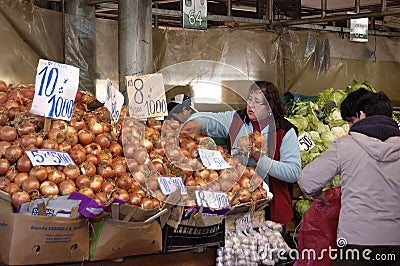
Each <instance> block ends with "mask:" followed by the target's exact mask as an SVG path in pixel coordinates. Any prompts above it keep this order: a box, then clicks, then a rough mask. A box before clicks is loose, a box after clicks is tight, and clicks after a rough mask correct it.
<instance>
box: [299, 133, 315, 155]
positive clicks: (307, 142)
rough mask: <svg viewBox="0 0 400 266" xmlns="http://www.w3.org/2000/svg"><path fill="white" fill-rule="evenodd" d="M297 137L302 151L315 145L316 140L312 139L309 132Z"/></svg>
mask: <svg viewBox="0 0 400 266" xmlns="http://www.w3.org/2000/svg"><path fill="white" fill-rule="evenodd" d="M297 139H298V141H299V146H300V150H301V151H309V150H311V149H312V148H314V146H315V143H314V141H313V140H312V139H311V137H310V135H308V134H307V132H304V133H303V134H301V135H300V136H299V137H298V138H297Z"/></svg>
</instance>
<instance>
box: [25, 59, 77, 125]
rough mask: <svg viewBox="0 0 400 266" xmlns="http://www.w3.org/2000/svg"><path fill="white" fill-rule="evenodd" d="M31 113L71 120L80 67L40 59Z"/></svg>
mask: <svg viewBox="0 0 400 266" xmlns="http://www.w3.org/2000/svg"><path fill="white" fill-rule="evenodd" d="M35 84H36V85H35V97H34V98H33V102H32V108H31V110H30V112H31V113H33V114H37V115H42V116H45V117H51V118H57V119H62V120H68V121H69V120H71V116H72V112H73V109H74V101H75V97H76V92H77V90H78V85H79V68H76V67H73V66H69V65H65V64H60V63H55V62H51V61H47V60H43V59H40V60H39V64H38V67H37V73H36V83H35Z"/></svg>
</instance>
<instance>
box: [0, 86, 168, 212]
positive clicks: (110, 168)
mask: <svg viewBox="0 0 400 266" xmlns="http://www.w3.org/2000/svg"><path fill="white" fill-rule="evenodd" d="M33 95H34V85H27V86H25V85H18V86H14V85H9V86H7V85H6V83H5V82H4V81H1V80H0V103H2V104H1V107H0V189H1V190H3V191H4V192H7V193H8V194H10V196H11V200H12V204H13V206H14V207H15V208H18V206H19V205H20V204H22V203H27V202H29V201H31V200H33V199H36V198H39V197H43V196H44V197H56V196H58V195H69V194H71V193H72V192H74V191H77V192H79V193H82V194H84V195H86V196H88V197H91V198H93V199H95V200H96V201H97V202H98V203H99V204H103V205H107V204H109V203H110V202H112V200H113V199H114V198H118V199H120V200H123V201H124V202H126V203H128V204H133V205H137V206H139V207H141V208H143V209H154V208H158V207H160V205H161V203H160V201H159V200H158V199H157V198H155V197H154V196H152V195H151V194H149V193H148V192H147V191H146V189H145V188H143V187H141V186H140V185H139V183H138V182H137V181H136V179H135V178H133V175H132V174H131V173H130V172H129V170H128V167H127V161H126V158H125V157H124V155H123V149H122V145H121V144H122V143H121V141H122V138H120V136H119V135H120V134H119V131H120V130H119V128H121V127H122V126H121V123H119V124H118V123H117V124H116V125H113V126H112V125H111V121H110V113H109V111H108V110H107V109H106V108H105V107H100V108H98V109H96V110H94V111H87V108H86V106H87V105H88V104H89V103H90V101H91V100H92V99H93V97H92V96H91V95H90V94H87V93H82V92H80V91H78V93H77V97H76V99H75V103H76V104H75V106H74V112H73V116H72V119H71V121H63V120H55V119H53V120H52V122H51V126H50V129H49V130H48V132H44V118H43V117H40V116H36V115H33V114H30V113H29V110H30V108H31V104H32V99H33ZM125 114H126V108H125V107H124V108H123V110H122V111H121V121H122V120H123V118H124V117H125ZM31 149H54V150H60V151H65V152H68V153H69V155H70V156H71V158H72V159H73V160H74V162H75V165H67V166H65V167H64V166H32V164H31V162H30V160H29V158H28V157H27V155H25V151H27V150H31Z"/></svg>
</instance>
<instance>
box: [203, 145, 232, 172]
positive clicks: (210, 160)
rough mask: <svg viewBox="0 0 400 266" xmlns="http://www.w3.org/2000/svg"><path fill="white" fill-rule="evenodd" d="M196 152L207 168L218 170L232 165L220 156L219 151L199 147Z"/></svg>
mask: <svg viewBox="0 0 400 266" xmlns="http://www.w3.org/2000/svg"><path fill="white" fill-rule="evenodd" d="M198 152H199V155H200V159H201V162H202V163H203V165H204V166H205V167H206V168H207V169H214V170H218V169H226V168H231V167H232V166H230V165H229V164H228V163H227V162H226V161H225V160H224V158H222V154H221V152H220V151H213V150H205V149H199V150H198Z"/></svg>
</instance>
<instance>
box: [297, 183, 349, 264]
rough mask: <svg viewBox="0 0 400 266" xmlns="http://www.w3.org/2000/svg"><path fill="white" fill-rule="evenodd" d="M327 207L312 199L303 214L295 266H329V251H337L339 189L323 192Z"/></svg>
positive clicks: (330, 262)
mask: <svg viewBox="0 0 400 266" xmlns="http://www.w3.org/2000/svg"><path fill="white" fill-rule="evenodd" d="M325 195H326V199H327V200H328V201H329V205H325V204H324V203H323V202H322V201H321V200H318V199H314V200H313V203H312V205H311V207H310V208H309V209H308V210H307V212H306V213H305V214H304V216H303V219H302V221H301V225H300V229H299V236H298V259H297V261H296V262H295V264H294V265H295V266H301V265H307V266H312V265H331V264H332V261H331V259H330V256H329V255H330V254H329V250H331V249H337V244H336V237H337V228H338V222H339V212H340V206H341V201H340V196H341V190H340V187H334V188H330V189H328V190H325Z"/></svg>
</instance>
